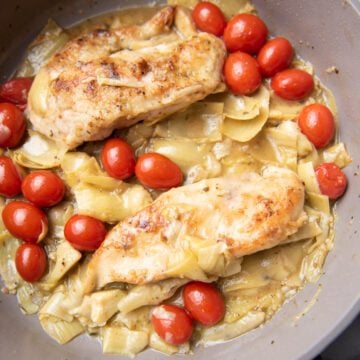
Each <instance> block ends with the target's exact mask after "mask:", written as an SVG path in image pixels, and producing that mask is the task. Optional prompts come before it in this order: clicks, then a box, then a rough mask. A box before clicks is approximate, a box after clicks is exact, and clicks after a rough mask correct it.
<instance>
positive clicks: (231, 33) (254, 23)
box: [224, 14, 268, 54]
mask: <svg viewBox="0 0 360 360" xmlns="http://www.w3.org/2000/svg"><path fill="white" fill-rule="evenodd" d="M267 36H268V29H267V27H266V25H265V23H264V22H263V21H262V20H261V19H260V18H259V17H258V16H255V15H252V14H238V15H235V16H234V17H233V18H232V19H231V20H230V21H229V22H228V24H227V26H226V28H225V31H224V42H225V45H226V47H227V49H228V50H229V52H235V51H242V52H246V53H248V54H256V53H257V52H258V51H259V50H260V49H261V47H262V46H263V45H264V44H265V42H266V38H267Z"/></svg>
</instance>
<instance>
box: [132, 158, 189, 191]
mask: <svg viewBox="0 0 360 360" xmlns="http://www.w3.org/2000/svg"><path fill="white" fill-rule="evenodd" d="M135 175H136V177H137V178H138V180H139V181H140V182H141V183H142V184H143V185H144V186H146V187H149V188H152V189H170V188H172V187H176V186H179V185H181V184H182V182H183V174H182V172H181V169H180V168H179V166H178V165H176V164H175V163H174V162H173V161H171V160H170V159H169V158H167V157H166V156H163V155H161V154H158V153H147V154H144V155H141V156H140V157H139V158H138V161H137V163H136V167H135Z"/></svg>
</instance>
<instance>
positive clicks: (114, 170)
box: [101, 139, 136, 180]
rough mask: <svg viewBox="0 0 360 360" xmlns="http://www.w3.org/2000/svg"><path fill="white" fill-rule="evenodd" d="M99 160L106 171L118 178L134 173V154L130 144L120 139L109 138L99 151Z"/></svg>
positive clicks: (124, 177) (127, 176) (121, 178)
mask: <svg viewBox="0 0 360 360" xmlns="http://www.w3.org/2000/svg"><path fill="white" fill-rule="evenodd" d="M101 162H102V164H103V166H104V168H105V170H106V172H107V173H108V174H109V175H110V176H112V177H114V178H116V179H119V180H124V179H127V178H129V177H130V176H132V175H134V170H135V163H136V161H135V155H134V151H133V149H132V148H131V146H130V145H129V144H128V143H127V142H126V141H124V140H121V139H109V140H108V141H106V143H105V144H104V147H103V148H102V151H101Z"/></svg>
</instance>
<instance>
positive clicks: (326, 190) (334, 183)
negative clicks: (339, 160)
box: [315, 163, 347, 200]
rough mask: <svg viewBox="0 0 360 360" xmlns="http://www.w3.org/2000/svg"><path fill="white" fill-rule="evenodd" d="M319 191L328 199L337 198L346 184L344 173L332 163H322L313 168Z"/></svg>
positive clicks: (342, 192) (343, 190)
mask: <svg viewBox="0 0 360 360" xmlns="http://www.w3.org/2000/svg"><path fill="white" fill-rule="evenodd" d="M315 174H316V178H317V181H318V183H319V187H320V191H321V193H322V194H323V195H327V196H328V197H329V198H330V199H333V200H335V199H338V198H339V197H340V196H341V195H343V194H344V192H345V190H346V186H347V179H346V175H345V174H344V173H343V172H342V171H341V169H340V168H339V167H338V166H337V165H335V164H334V163H322V164H320V165H318V166H317V167H316V168H315Z"/></svg>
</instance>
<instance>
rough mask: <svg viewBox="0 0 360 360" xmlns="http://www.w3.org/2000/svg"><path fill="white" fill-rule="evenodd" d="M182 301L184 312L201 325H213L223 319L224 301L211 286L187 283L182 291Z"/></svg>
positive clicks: (197, 282) (196, 282)
mask: <svg viewBox="0 0 360 360" xmlns="http://www.w3.org/2000/svg"><path fill="white" fill-rule="evenodd" d="M183 299H184V305H185V308H186V310H187V311H188V312H189V313H190V314H191V316H192V317H193V319H195V320H196V321H198V322H199V323H200V324H202V325H205V326H212V325H215V324H217V323H218V322H219V321H220V320H222V318H223V317H224V314H225V303H224V299H223V297H222V295H221V293H220V291H219V290H218V289H217V288H216V287H215V286H214V285H212V284H208V283H203V282H200V281H193V282H190V283H188V284H187V285H185V286H184V289H183Z"/></svg>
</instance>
